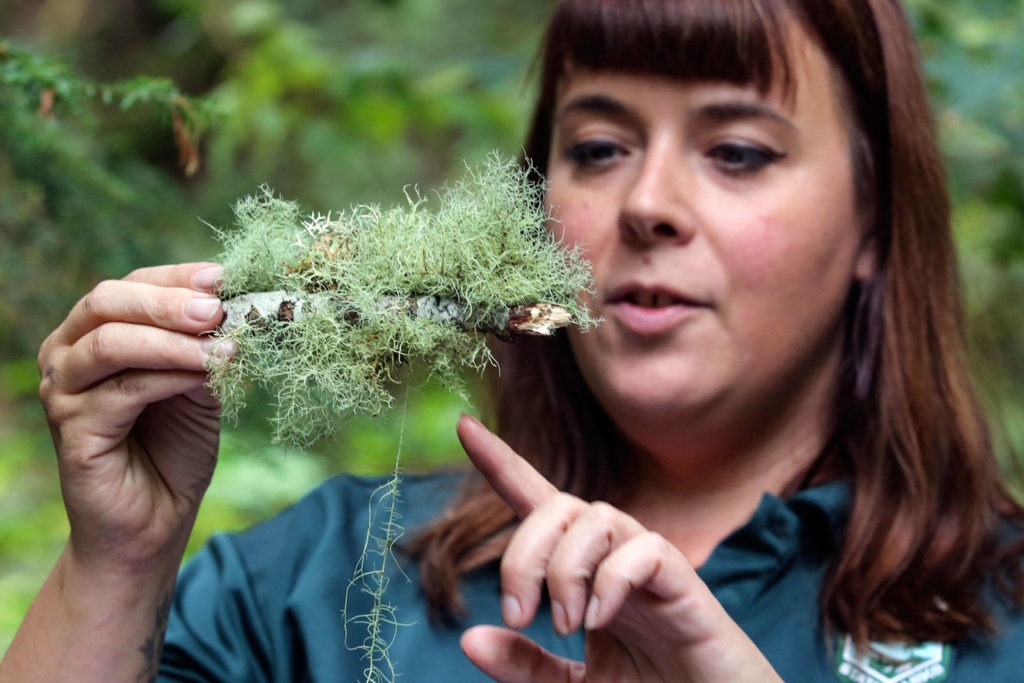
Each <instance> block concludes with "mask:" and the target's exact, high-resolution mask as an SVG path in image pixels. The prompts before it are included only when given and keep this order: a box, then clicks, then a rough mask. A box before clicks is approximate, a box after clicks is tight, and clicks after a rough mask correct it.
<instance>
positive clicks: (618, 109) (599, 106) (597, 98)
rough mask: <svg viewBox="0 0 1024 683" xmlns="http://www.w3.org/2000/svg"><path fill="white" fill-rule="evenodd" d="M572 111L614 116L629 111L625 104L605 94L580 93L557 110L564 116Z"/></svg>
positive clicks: (625, 113) (627, 113)
mask: <svg viewBox="0 0 1024 683" xmlns="http://www.w3.org/2000/svg"><path fill="white" fill-rule="evenodd" d="M574 111H583V112H592V113H597V114H612V115H615V116H624V115H629V114H630V113H631V112H630V110H629V108H627V107H626V105H624V104H622V102H619V101H618V100H616V99H614V98H611V97H608V96H607V95H580V96H579V97H574V98H572V99H571V100H569V101H568V102H566V103H565V104H564V105H563V106H562V108H561V109H560V110H559V111H558V115H559V116H564V115H565V114H568V113H570V112H574Z"/></svg>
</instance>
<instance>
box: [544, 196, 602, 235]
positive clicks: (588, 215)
mask: <svg viewBox="0 0 1024 683" xmlns="http://www.w3.org/2000/svg"><path fill="white" fill-rule="evenodd" d="M557 200H558V196H557V195H555V196H551V197H549V203H548V212H549V214H550V215H552V216H553V217H554V218H555V220H552V221H549V223H548V227H549V229H550V230H551V233H552V234H553V235H554V236H555V238H556V239H558V240H561V241H562V242H564V243H565V244H567V245H569V246H575V245H578V244H579V245H585V244H587V243H588V242H591V241H593V239H594V237H595V234H594V233H595V230H594V226H595V221H594V218H595V215H596V213H597V212H596V211H595V210H594V208H593V206H592V203H591V202H590V201H589V200H588V199H577V200H570V201H563V202H558V201H557Z"/></svg>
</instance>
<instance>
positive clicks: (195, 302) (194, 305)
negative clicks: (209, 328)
mask: <svg viewBox="0 0 1024 683" xmlns="http://www.w3.org/2000/svg"><path fill="white" fill-rule="evenodd" d="M220 310H221V303H220V299H217V298H196V299H192V301H189V302H188V303H187V304H185V313H186V314H187V315H188V317H190V318H192V319H193V320H198V321H199V322H201V323H204V322H206V321H207V320H209V319H210V318H212V317H213V316H214V315H216V314H217V313H218V312H219V311H220Z"/></svg>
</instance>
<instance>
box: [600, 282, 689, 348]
mask: <svg viewBox="0 0 1024 683" xmlns="http://www.w3.org/2000/svg"><path fill="white" fill-rule="evenodd" d="M638 296H641V297H642V296H651V297H658V296H662V297H663V296H668V297H671V298H672V299H673V303H671V304H669V305H667V306H660V307H657V308H655V307H649V306H641V305H639V304H638V303H636V302H635V298H637V297H638ZM707 307H708V304H707V303H705V302H703V301H700V300H699V299H697V298H695V297H693V296H691V295H689V294H686V293H683V292H679V291H677V290H675V289H672V288H669V287H665V286H663V285H647V284H641V283H626V284H624V285H622V286H619V287H616V288H615V289H613V290H612V291H611V293H610V294H609V295H608V297H607V298H606V299H605V310H606V311H607V312H608V313H610V314H611V316H612V317H614V318H615V319H616V320H617V321H618V322H619V323H620V324H621V325H622V326H623V327H625V328H626V329H627V330H629V331H630V332H632V333H633V334H635V335H638V336H642V337H656V336H661V335H664V334H667V333H669V332H671V331H672V330H673V329H675V328H676V327H678V326H679V325H681V324H682V323H683V322H685V321H686V320H687V319H689V318H691V317H692V316H693V315H694V314H696V313H697V312H698V311H699V310H700V309H702V308H707Z"/></svg>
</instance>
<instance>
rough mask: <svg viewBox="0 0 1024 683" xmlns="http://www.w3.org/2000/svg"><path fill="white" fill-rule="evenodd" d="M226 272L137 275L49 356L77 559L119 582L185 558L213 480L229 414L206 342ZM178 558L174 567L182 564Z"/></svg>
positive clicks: (47, 391) (172, 269)
mask: <svg viewBox="0 0 1024 683" xmlns="http://www.w3.org/2000/svg"><path fill="white" fill-rule="evenodd" d="M219 278H220V269H219V267H218V266H216V264H212V263H191V264H182V265H174V266H159V267H154V268H143V269H140V270H137V271H135V272H133V273H131V274H130V275H128V276H127V277H125V278H124V279H123V280H111V281H106V282H102V283H100V284H99V285H97V286H96V287H95V288H94V289H93V290H92V291H91V292H89V294H87V295H86V296H85V297H84V298H83V299H82V300H81V301H79V302H78V304H77V305H76V306H75V307H74V308H73V309H72V311H71V313H70V314H69V315H68V317H67V319H65V320H64V322H63V323H62V324H61V325H60V327H58V328H57V329H56V330H55V331H54V332H53V333H52V334H51V335H50V336H49V337H48V338H47V339H46V341H44V342H43V344H42V347H41V348H40V351H39V369H40V373H41V375H42V382H41V385H40V396H41V398H42V401H43V406H44V407H45V409H46V415H47V420H48V421H49V425H50V431H51V433H52V435H53V440H54V443H55V445H56V449H57V456H58V460H59V469H60V480H61V489H62V492H63V496H64V502H65V505H66V507H67V512H68V518H69V521H70V525H71V537H70V541H69V545H68V549H67V550H68V551H70V552H71V553H72V555H74V557H75V560H76V562H80V563H83V564H84V565H87V566H90V567H91V568H92V569H94V570H100V571H112V572H115V573H121V572H125V571H127V572H132V571H137V570H143V571H144V570H145V567H146V566H147V565H148V564H149V563H166V562H167V561H168V560H169V557H168V556H173V555H177V558H178V560H180V555H181V553H182V552H183V551H184V547H185V542H186V541H187V538H188V534H189V533H190V531H191V527H192V523H193V521H194V519H195V514H196V511H197V509H198V507H199V502H200V500H201V498H202V496H203V493H204V492H205V491H206V487H207V485H208V484H209V482H210V478H211V477H212V475H213V469H214V465H215V463H216V459H217V446H218V440H219V414H220V407H219V404H218V402H217V400H216V399H215V398H214V397H213V396H212V394H211V393H210V390H209V389H208V388H207V387H206V386H205V383H206V379H207V375H206V371H205V369H204V364H205V362H206V360H207V358H208V357H209V356H210V354H211V353H214V354H217V355H224V356H226V355H228V354H229V353H230V349H229V348H225V347H226V346H227V345H228V343H227V342H220V343H218V345H217V346H216V347H214V345H213V340H212V339H211V338H210V337H208V336H203V333H204V332H209V331H211V330H213V329H214V328H215V327H216V326H217V324H218V323H219V322H220V320H221V317H222V315H223V313H222V307H221V304H220V301H219V300H218V299H217V297H215V296H214V295H213V291H214V289H215V288H216V286H217V282H218V280H219ZM176 561H177V560H174V562H176Z"/></svg>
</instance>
